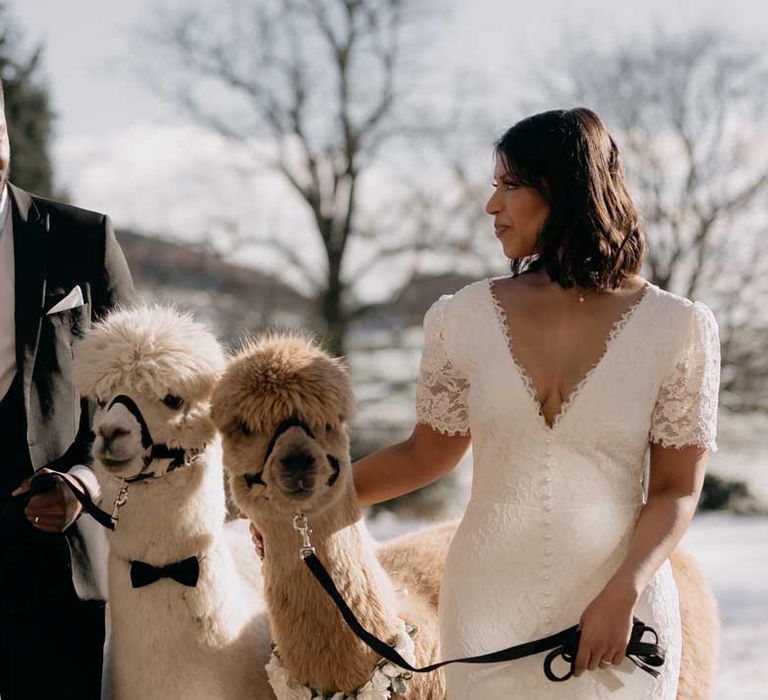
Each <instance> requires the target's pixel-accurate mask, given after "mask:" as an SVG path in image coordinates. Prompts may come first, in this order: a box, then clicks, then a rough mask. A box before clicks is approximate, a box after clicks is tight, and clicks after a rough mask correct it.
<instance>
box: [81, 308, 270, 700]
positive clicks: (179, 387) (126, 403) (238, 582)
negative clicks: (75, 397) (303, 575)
mask: <svg viewBox="0 0 768 700" xmlns="http://www.w3.org/2000/svg"><path fill="white" fill-rule="evenodd" d="M223 364H224V357H223V353H222V351H221V349H220V347H219V345H218V343H217V342H216V340H215V339H214V338H213V336H212V335H211V334H210V333H208V332H207V331H206V330H205V328H203V327H202V326H200V325H199V324H197V323H195V322H194V321H193V320H192V319H191V318H190V317H189V316H187V315H182V314H179V313H178V312H176V311H174V310H172V309H167V308H160V307H142V308H137V309H128V310H121V311H117V312H114V313H113V314H111V315H110V316H108V317H107V318H106V319H105V320H104V321H102V322H101V323H99V324H97V325H96V326H95V327H94V328H93V330H91V331H90V332H89V333H88V335H87V336H86V338H85V339H84V340H83V341H82V342H81V343H80V344H79V345H78V346H77V347H76V350H75V378H76V382H77V385H78V388H79V390H80V391H81V393H83V394H84V395H86V396H88V397H90V398H92V399H94V400H95V401H96V402H97V403H98V406H99V408H98V410H97V413H96V415H95V418H94V431H95V434H96V438H95V442H94V446H93V453H94V469H95V471H96V474H97V476H98V478H99V482H100V484H101V486H102V492H103V493H102V507H103V508H105V509H106V510H111V509H112V504H113V503H114V502H115V500H116V499H117V497H118V495H119V490H120V488H121V486H126V485H127V493H126V494H125V502H124V504H123V505H122V506H121V507H120V508H119V509H118V510H117V513H118V518H119V520H118V523H117V526H116V528H115V530H114V532H111V533H110V536H109V540H110V553H109V565H108V568H109V608H110V627H111V635H110V637H111V639H110V652H109V660H108V667H109V676H110V678H109V679H108V686H109V687H108V688H107V690H106V695H107V697H110V698H114V699H115V700H131V699H133V698H136V699H137V700H138V699H141V700H154V699H155V698H157V699H158V700H160V699H162V700H196V699H198V698H199V699H200V700H240V699H242V700H246V698H247V699H248V700H254V699H256V698H270V697H273V695H272V692H271V690H270V687H269V684H268V682H267V678H266V673H265V671H264V665H265V663H266V661H267V659H268V658H269V653H270V649H269V640H270V636H269V626H268V620H267V617H266V615H265V613H264V603H263V597H262V591H261V577H260V572H259V567H258V563H257V559H256V557H255V555H254V553H253V552H252V550H250V552H249V556H247V558H246V559H245V560H243V559H242V558H241V559H239V560H238V561H237V562H236V560H235V557H234V556H233V553H232V547H231V539H232V538H231V537H227V536H226V534H225V527H224V522H225V514H226V502H225V495H224V484H223V477H222V465H221V450H220V445H219V442H218V439H217V437H216V432H215V429H214V427H213V424H212V422H211V420H210V418H209V415H208V397H209V394H210V392H211V389H212V387H213V384H214V382H215V381H216V378H217V376H218V373H219V372H220V371H221V369H222V367H223ZM142 421H143V422H144V425H143V426H142ZM148 441H151V442H152V443H153V444H154V446H155V447H152V446H150V445H149V443H148ZM158 445H161V446H165V448H166V449H170V450H171V452H168V451H166V452H163V451H162V450H163V449H164V448H163V447H160V448H158V447H157V446H158ZM153 450H155V452H154V455H156V457H155V458H154V459H151V460H150V456H151V454H152V451H153ZM158 450H159V451H158ZM174 450H176V451H175V452H174ZM158 455H159V456H158ZM137 477H138V478H139V479H140V480H135V479H136V478H137ZM126 480H127V481H126ZM132 480H134V481H132ZM130 481H132V483H128V482H130ZM243 534H244V533H243ZM249 549H250V547H249ZM188 558H189V559H190V560H189V561H188V562H186V564H185V567H186V569H185V570H186V573H187V576H192V579H194V569H195V568H196V567H197V568H198V569H199V573H198V578H197V581H196V584H194V581H193V580H192V579H186V580H185V582H179V581H178V580H175V579H174V578H171V577H161V578H159V579H158V580H155V581H154V582H150V583H148V582H147V580H146V578H144V579H142V578H141V573H142V569H144V570H145V571H146V569H147V567H145V566H144V564H148V565H150V566H151V567H164V566H167V565H169V564H173V563H176V562H182V561H183V560H187V559H188ZM194 560H197V564H196V565H195V563H194ZM135 562H139V563H138V564H137V563H135ZM142 562H143V563H144V564H142ZM190 572H192V573H190ZM160 573H163V572H160ZM177 575H178V574H177ZM133 576H135V577H136V578H135V579H134V578H133ZM150 577H153V575H152V574H150ZM182 578H183V576H182ZM141 584H143V585H141ZM193 584H194V585H193ZM105 680H106V678H105Z"/></svg>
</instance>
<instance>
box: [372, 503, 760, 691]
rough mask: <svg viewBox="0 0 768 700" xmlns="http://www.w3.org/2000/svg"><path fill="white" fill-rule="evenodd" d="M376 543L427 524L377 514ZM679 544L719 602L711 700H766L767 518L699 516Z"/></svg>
mask: <svg viewBox="0 0 768 700" xmlns="http://www.w3.org/2000/svg"><path fill="white" fill-rule="evenodd" d="M368 524H369V527H370V529H371V531H372V532H373V534H374V536H375V537H376V538H377V539H380V540H384V539H389V538H390V537H394V536H395V535H398V534H401V533H404V532H410V531H412V530H415V529H418V528H420V527H423V526H425V525H427V524H431V522H424V521H419V520H408V519H399V518H397V517H396V516H394V515H393V514H391V513H385V512H384V513H381V514H379V516H378V517H377V518H376V519H375V520H369V523H368ZM681 546H682V547H684V548H685V549H686V551H688V552H690V553H691V554H693V555H694V556H695V557H696V558H697V559H698V561H699V563H700V564H701V566H702V568H703V570H704V572H705V574H706V575H707V576H708V577H709V580H710V581H711V582H712V586H713V588H714V591H715V595H716V596H717V599H718V602H719V604H720V613H721V619H722V622H723V639H722V654H721V659H720V670H719V675H718V686H717V692H716V694H715V699H714V700H768V517H761V516H739V515H734V514H731V513H704V514H700V515H697V516H696V517H695V518H694V520H693V522H692V523H691V527H690V528H689V529H688V532H687V533H686V534H685V536H684V538H683V541H682V543H681Z"/></svg>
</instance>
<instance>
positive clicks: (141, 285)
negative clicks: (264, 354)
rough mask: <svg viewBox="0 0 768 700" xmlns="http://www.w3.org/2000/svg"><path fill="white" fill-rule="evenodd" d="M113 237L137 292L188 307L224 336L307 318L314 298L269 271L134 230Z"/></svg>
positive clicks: (230, 337) (297, 323) (231, 337)
mask: <svg viewBox="0 0 768 700" xmlns="http://www.w3.org/2000/svg"><path fill="white" fill-rule="evenodd" d="M117 237H118V241H119V242H120V246H121V247H122V249H123V251H124V253H125V257H126V259H127V260H128V265H129V267H130V268H131V274H132V275H133V280H134V284H135V285H136V289H137V290H138V291H139V293H140V294H141V295H142V297H143V298H145V299H157V300H158V301H163V302H169V303H170V302H172V303H175V304H177V305H178V306H180V307H181V308H184V309H188V310H191V311H194V312H195V314H196V315H198V316H200V317H201V318H204V319H206V320H208V321H209V322H211V323H213V324H214V325H215V326H216V328H217V330H218V331H219V332H220V333H221V335H222V337H224V338H225V339H227V340H228V341H229V342H232V341H234V340H236V339H237V338H238V337H239V336H240V335H241V333H242V332H243V331H246V330H250V331H254V330H257V329H259V328H263V327H265V326H284V327H292V326H303V325H304V324H305V323H306V320H307V319H311V318H312V315H313V312H314V308H315V305H314V301H313V300H312V299H308V298H306V297H305V296H302V295H301V294H299V293H298V292H297V291H296V290H294V289H293V288H292V287H290V286H288V285H287V284H285V283H284V282H282V281H281V280H279V279H278V278H277V277H276V276H274V275H270V274H267V273H265V272H263V271H261V270H256V269H253V268H248V267H243V266H241V265H235V264H232V263H228V262H225V261H223V260H222V259H221V258H220V257H218V256H217V255H214V254H213V253H210V252H208V251H204V250H200V249H198V248H195V247H193V246H186V245H182V244H180V243H175V242H172V241H167V240H163V239H160V238H153V237H150V236H146V235H142V234H139V233H136V232H134V231H125V230H124V231H119V232H118V233H117Z"/></svg>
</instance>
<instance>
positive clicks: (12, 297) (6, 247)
mask: <svg viewBox="0 0 768 700" xmlns="http://www.w3.org/2000/svg"><path fill="white" fill-rule="evenodd" d="M15 281H16V271H15V265H14V260H13V216H12V215H11V197H10V194H9V192H8V186H7V185H6V186H5V187H3V191H2V194H1V195H0V400H1V399H2V397H4V396H5V395H6V393H7V392H8V389H9V388H10V386H11V384H12V383H13V378H14V377H15V376H16V369H17V367H16V325H15V323H16V312H15V305H16V290H15V287H14V284H15ZM69 473H70V474H72V476H75V477H77V478H78V479H79V480H80V481H81V482H82V483H83V485H84V486H85V487H86V488H87V489H88V492H89V493H90V494H91V498H92V499H93V500H94V501H97V502H98V501H99V500H100V498H101V489H100V488H99V482H98V481H97V479H96V475H95V474H94V473H93V471H92V470H91V469H90V468H89V467H86V466H85V465H83V464H76V465H74V466H73V467H72V468H71V469H70V470H69Z"/></svg>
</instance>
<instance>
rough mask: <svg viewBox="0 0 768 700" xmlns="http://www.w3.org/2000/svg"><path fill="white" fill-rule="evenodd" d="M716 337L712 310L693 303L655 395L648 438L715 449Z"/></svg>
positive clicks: (674, 445)
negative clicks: (676, 353) (684, 331)
mask: <svg viewBox="0 0 768 700" xmlns="http://www.w3.org/2000/svg"><path fill="white" fill-rule="evenodd" d="M719 388H720V336H719V333H718V328H717V321H716V320H715V317H714V315H713V314H712V311H711V310H710V309H709V307H708V306H706V305H705V304H703V303H702V302H700V301H697V302H694V305H693V313H692V318H691V325H690V328H689V331H688V336H687V339H686V341H685V344H684V346H683V348H682V350H681V352H680V354H679V356H678V357H677V360H676V361H675V364H674V365H673V367H672V369H671V371H670V372H669V373H668V374H667V376H666V377H665V378H664V381H663V382H662V384H661V387H660V388H659V392H658V394H657V396H656V405H655V406H654V409H653V416H652V419H651V430H650V441H651V442H657V443H660V444H661V445H663V446H664V447H687V446H693V445H696V446H699V447H707V448H709V450H710V451H711V452H717V443H716V442H715V434H716V432H717V402H718V391H719Z"/></svg>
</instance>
